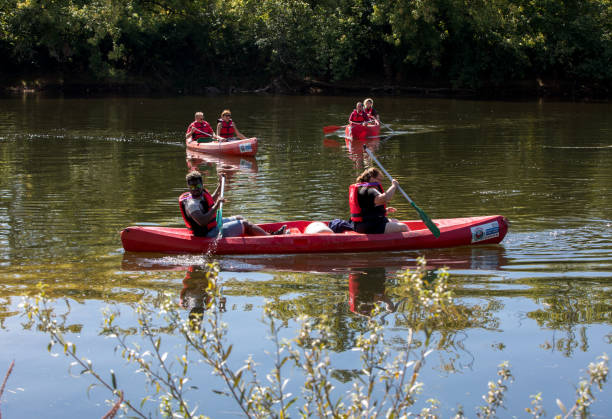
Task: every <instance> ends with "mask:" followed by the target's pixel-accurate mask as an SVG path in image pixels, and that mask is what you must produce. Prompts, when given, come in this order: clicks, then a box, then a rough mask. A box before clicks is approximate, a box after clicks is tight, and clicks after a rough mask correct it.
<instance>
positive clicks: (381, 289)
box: [348, 268, 396, 317]
mask: <svg viewBox="0 0 612 419" xmlns="http://www.w3.org/2000/svg"><path fill="white" fill-rule="evenodd" d="M385 278H386V274H385V268H369V269H366V270H364V271H359V272H351V273H349V275H348V281H349V309H350V310H351V311H352V312H353V313H355V314H359V315H361V316H367V317H369V316H371V315H372V311H373V310H374V308H375V306H376V305H377V304H378V305H379V306H380V307H381V309H383V310H384V311H385V312H386V313H385V314H387V313H393V312H394V311H395V310H396V306H395V304H393V301H391V299H390V298H389V296H388V295H387V294H386V292H385Z"/></svg>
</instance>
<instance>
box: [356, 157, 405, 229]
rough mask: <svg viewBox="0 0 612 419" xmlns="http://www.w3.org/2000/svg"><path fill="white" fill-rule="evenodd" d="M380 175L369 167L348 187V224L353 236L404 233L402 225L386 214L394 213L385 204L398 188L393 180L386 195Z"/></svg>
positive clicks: (376, 170)
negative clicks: (351, 224) (349, 218)
mask: <svg viewBox="0 0 612 419" xmlns="http://www.w3.org/2000/svg"><path fill="white" fill-rule="evenodd" d="M382 181H383V174H382V173H381V172H380V170H378V169H376V168H374V167H371V168H369V169H366V170H365V171H364V172H363V173H362V174H361V175H359V176H358V177H357V180H356V181H355V183H354V184H352V185H351V186H349V207H350V209H351V221H352V222H353V226H354V228H355V231H356V232H357V233H365V234H383V233H399V232H404V231H408V226H407V225H406V224H403V223H400V222H399V221H397V220H395V219H389V218H387V214H391V213H393V212H395V211H396V210H395V208H393V207H388V206H387V204H388V203H389V202H390V201H391V199H392V198H393V195H394V194H395V191H396V190H397V187H398V185H399V184H398V182H397V180H395V179H393V180H392V182H391V186H390V187H389V189H387V190H386V191H385V190H384V189H383V187H382Z"/></svg>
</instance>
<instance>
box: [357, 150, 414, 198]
mask: <svg viewBox="0 0 612 419" xmlns="http://www.w3.org/2000/svg"><path fill="white" fill-rule="evenodd" d="M363 149H364V150H365V151H366V152H367V153H368V154H369V155H370V157H371V158H372V160H374V162H375V163H376V164H377V165H378V167H380V170H382V172H383V173H384V174H385V175H386V176H387V177H388V178H389V180H390V181H393V178H392V177H391V175H390V174H389V172H387V171H386V170H385V168H384V167H383V165H382V164H380V162H379V161H378V159H377V158H376V157H375V156H374V153H372V152H371V151H370V149H369V148H368V147H367V146H366V145H365V144H364V145H363ZM397 190H398V191H400V192H401V193H402V195H404V198H406V199H407V200H408V202H410V203H411V204H412V205H414V202H413V201H412V199H410V197H409V196H408V195H407V194H406V192H404V190H403V189H402V187H401V186H400V185H399V184H398V185H397Z"/></svg>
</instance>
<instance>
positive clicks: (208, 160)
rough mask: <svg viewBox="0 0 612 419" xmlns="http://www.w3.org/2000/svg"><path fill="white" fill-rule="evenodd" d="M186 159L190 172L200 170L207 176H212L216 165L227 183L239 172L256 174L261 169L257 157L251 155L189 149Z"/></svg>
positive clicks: (219, 173) (218, 172) (218, 173)
mask: <svg viewBox="0 0 612 419" xmlns="http://www.w3.org/2000/svg"><path fill="white" fill-rule="evenodd" d="M186 161H187V171H188V172H190V171H192V170H198V171H199V172H200V173H204V174H205V175H206V176H211V175H212V173H211V170H212V167H213V166H214V167H216V171H217V175H219V176H220V175H225V181H226V183H229V182H230V180H231V178H232V177H233V176H234V174H236V173H238V172H242V173H247V174H255V173H257V172H258V170H259V168H258V166H257V160H255V157H249V156H216V155H212V154H206V153H198V152H197V151H191V150H187V160H186ZM226 186H227V185H226Z"/></svg>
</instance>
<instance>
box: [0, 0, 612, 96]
mask: <svg viewBox="0 0 612 419" xmlns="http://www.w3.org/2000/svg"><path fill="white" fill-rule="evenodd" d="M0 53H1V54H2V56H3V65H2V67H1V68H0V86H4V87H5V89H12V90H28V89H32V90H58V91H73V92H81V93H87V92H91V91H94V92H96V91H97V92H100V91H115V92H127V93H129V92H166V93H186V94H202V93H210V91H211V90H212V91H213V92H214V91H216V90H218V91H219V92H220V93H231V92H245V91H248V92H269V93H295V94H320V93H322V94H325V93H335V94H337V93H344V92H347V93H348V92H352V91H356V90H359V91H361V90H371V88H372V87H373V88H374V92H382V93H385V94H415V95H432V94H433V95H444V96H466V95H469V96H487V97H498V96H501V97H505V96H560V97H567V98H570V99H579V98H592V99H601V98H606V99H609V98H610V96H611V95H612V3H611V2H610V1H609V0H572V1H545V2H535V1H533V0H494V1H471V2H466V1H465V0H419V1H414V0H393V1H392V0H381V1H375V0H338V1H331V0H227V1H220V0H184V1H178V0H159V1H155V2H148V1H136V0H132V1H124V0H87V1H86V0H4V1H3V2H2V3H1V5H0ZM210 86H214V87H210Z"/></svg>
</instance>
